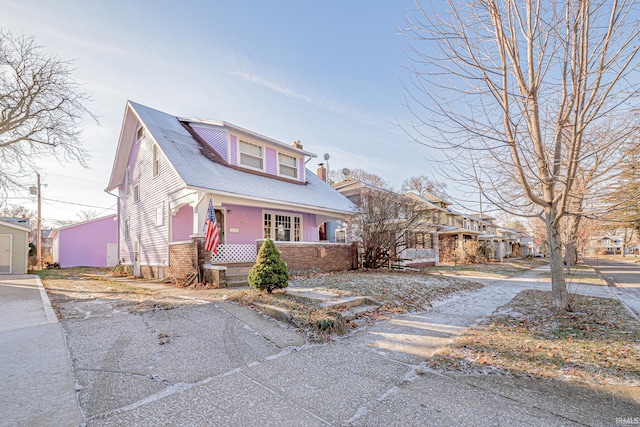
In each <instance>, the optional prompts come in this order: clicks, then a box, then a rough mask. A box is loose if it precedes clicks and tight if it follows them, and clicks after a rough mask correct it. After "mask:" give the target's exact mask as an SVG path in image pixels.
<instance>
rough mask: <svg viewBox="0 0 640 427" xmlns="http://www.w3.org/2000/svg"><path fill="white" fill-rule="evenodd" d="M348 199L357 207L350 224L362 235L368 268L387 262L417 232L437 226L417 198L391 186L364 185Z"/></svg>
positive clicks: (352, 229) (408, 244) (353, 230)
mask: <svg viewBox="0 0 640 427" xmlns="http://www.w3.org/2000/svg"><path fill="white" fill-rule="evenodd" d="M349 199H350V200H351V201H353V202H354V204H355V205H356V206H357V208H358V214H356V215H354V216H353V217H352V219H351V222H350V225H349V227H350V228H351V234H354V235H357V236H359V239H360V244H361V245H362V249H363V257H364V258H363V265H364V267H366V268H379V267H382V266H385V265H387V264H388V262H389V261H393V260H394V259H395V257H396V255H397V254H398V253H399V252H400V251H401V250H402V249H404V248H406V247H408V246H410V241H411V240H412V239H415V235H416V234H424V233H433V232H435V231H436V230H437V226H435V225H433V224H432V223H431V216H428V215H425V214H424V212H423V211H424V208H423V207H422V206H421V204H420V203H419V202H418V201H416V200H414V199H412V198H410V197H406V196H404V195H402V194H398V193H395V192H393V191H391V190H388V189H383V188H378V187H374V186H371V185H364V186H362V187H361V188H359V190H358V191H357V192H356V193H353V194H352V195H350V196H349Z"/></svg>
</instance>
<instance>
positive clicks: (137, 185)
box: [133, 184, 140, 202]
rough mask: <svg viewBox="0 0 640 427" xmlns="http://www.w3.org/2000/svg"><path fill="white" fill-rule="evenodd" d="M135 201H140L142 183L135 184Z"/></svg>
mask: <svg viewBox="0 0 640 427" xmlns="http://www.w3.org/2000/svg"><path fill="white" fill-rule="evenodd" d="M133 201H134V202H139V201H140V184H136V185H134V186H133Z"/></svg>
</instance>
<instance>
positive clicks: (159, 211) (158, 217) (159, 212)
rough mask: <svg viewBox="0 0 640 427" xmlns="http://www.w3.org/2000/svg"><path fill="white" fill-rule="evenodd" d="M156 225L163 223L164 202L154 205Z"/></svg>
mask: <svg viewBox="0 0 640 427" xmlns="http://www.w3.org/2000/svg"><path fill="white" fill-rule="evenodd" d="M156 225H157V226H160V225H164V202H162V203H161V204H160V206H158V207H156Z"/></svg>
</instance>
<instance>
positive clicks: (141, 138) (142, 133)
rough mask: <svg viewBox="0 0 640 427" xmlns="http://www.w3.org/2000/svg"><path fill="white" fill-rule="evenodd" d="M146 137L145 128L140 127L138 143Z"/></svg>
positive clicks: (137, 136)
mask: <svg viewBox="0 0 640 427" xmlns="http://www.w3.org/2000/svg"><path fill="white" fill-rule="evenodd" d="M144 136H145V132H144V126H140V127H139V128H138V132H137V134H136V142H140V141H142V140H143V139H144Z"/></svg>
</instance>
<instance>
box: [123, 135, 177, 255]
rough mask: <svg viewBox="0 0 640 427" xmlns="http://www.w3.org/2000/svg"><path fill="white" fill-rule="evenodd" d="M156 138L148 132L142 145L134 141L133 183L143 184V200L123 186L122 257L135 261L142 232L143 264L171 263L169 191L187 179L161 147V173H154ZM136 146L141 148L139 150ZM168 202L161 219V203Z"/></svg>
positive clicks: (159, 153) (132, 159) (159, 152)
mask: <svg viewBox="0 0 640 427" xmlns="http://www.w3.org/2000/svg"><path fill="white" fill-rule="evenodd" d="M153 145H154V142H153V139H152V138H150V137H149V136H147V138H145V139H144V140H143V141H142V142H141V143H140V144H139V145H137V146H136V144H134V146H133V149H132V153H131V155H130V162H131V181H132V185H136V184H139V185H140V200H139V201H138V202H134V201H133V194H129V195H128V196H127V195H125V194H126V193H125V192H124V191H122V190H123V189H121V190H120V216H119V219H118V220H119V221H120V227H119V233H120V236H119V239H120V254H119V256H120V261H122V262H123V263H124V264H132V263H133V242H134V239H135V237H136V236H140V264H141V265H168V262H169V246H168V238H169V222H170V221H169V219H168V215H169V212H168V209H166V206H167V193H169V192H171V191H174V190H176V189H178V188H180V187H181V186H182V185H183V183H182V180H181V179H180V177H179V176H178V174H177V173H176V172H175V170H174V169H173V167H172V166H171V165H170V163H169V161H168V159H167V158H166V157H165V155H164V153H162V151H161V150H160V149H159V148H158V158H159V160H160V173H159V174H158V176H156V177H154V176H153ZM136 149H138V150H139V151H138V152H137V153H135V151H136ZM162 204H164V206H165V209H163V215H164V220H163V221H162V223H161V225H157V224H159V222H158V221H157V214H158V206H161V205H162ZM127 218H128V219H129V228H130V230H129V240H125V236H124V221H125V220H126V219H127Z"/></svg>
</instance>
